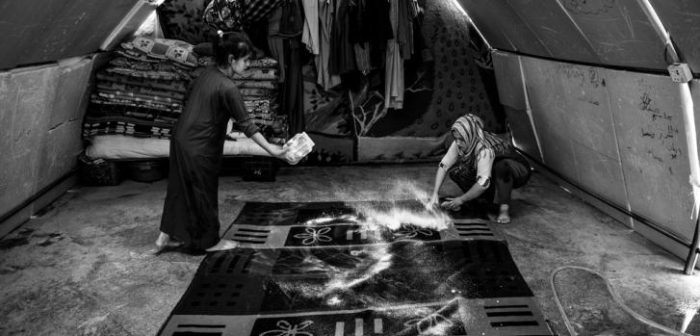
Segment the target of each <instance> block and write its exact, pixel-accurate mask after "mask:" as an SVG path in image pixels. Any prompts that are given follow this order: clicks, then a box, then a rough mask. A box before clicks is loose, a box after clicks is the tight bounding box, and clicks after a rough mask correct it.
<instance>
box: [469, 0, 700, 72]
mask: <svg viewBox="0 0 700 336" xmlns="http://www.w3.org/2000/svg"><path fill="white" fill-rule="evenodd" d="M459 1H460V3H461V4H462V5H463V6H464V8H465V9H466V10H467V11H468V12H469V15H470V16H471V17H472V19H473V20H474V23H475V24H476V26H477V27H479V28H480V30H481V32H482V33H483V34H484V36H485V37H486V39H487V40H488V41H489V43H491V45H492V46H493V47H494V48H495V49H499V50H504V51H513V52H517V53H520V54H527V55H532V56H540V57H546V58H554V59H559V60H566V61H573V62H579V63H588V64H601V65H606V66H615V67H625V68H637V69H644V70H651V71H658V72H660V73H661V72H665V71H666V62H665V60H664V48H663V44H662V42H661V40H660V39H659V38H658V36H657V34H656V33H655V32H654V29H653V27H652V25H651V24H650V23H649V20H648V19H647V17H646V16H645V14H644V12H643V10H642V8H641V7H640V5H639V3H638V1H637V0H616V1H613V0H597V1H580V0H575V1H574V0H566V1H565V0H543V1H529V0H493V1H488V2H487V1H477V0H459ZM651 3H652V5H653V6H654V7H655V8H656V11H657V12H658V14H659V16H660V17H661V19H662V20H663V22H664V24H665V25H666V28H667V29H669V30H670V32H671V35H672V36H673V39H674V41H675V42H676V43H677V44H678V50H680V51H681V53H682V54H683V56H684V57H685V59H686V60H687V62H688V63H689V64H690V67H691V69H693V70H694V71H695V74H696V75H700V47H699V45H700V20H698V19H697V17H698V15H700V2H698V1H687V0H651Z"/></svg>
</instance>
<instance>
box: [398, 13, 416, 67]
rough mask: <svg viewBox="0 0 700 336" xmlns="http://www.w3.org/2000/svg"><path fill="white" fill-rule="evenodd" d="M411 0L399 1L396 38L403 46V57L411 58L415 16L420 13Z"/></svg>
mask: <svg viewBox="0 0 700 336" xmlns="http://www.w3.org/2000/svg"><path fill="white" fill-rule="evenodd" d="M409 1H411V0H400V1H398V3H397V5H398V6H397V11H398V13H397V15H398V16H397V18H398V24H397V30H396V34H395V35H396V36H395V37H396V40H397V43H398V44H399V46H400V47H401V57H403V59H405V60H407V59H411V55H413V49H414V47H413V18H414V17H415V16H416V15H418V13H415V12H414V10H413V7H412V6H411V5H410V4H409Z"/></svg>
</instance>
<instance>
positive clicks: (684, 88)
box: [638, 0, 700, 275]
mask: <svg viewBox="0 0 700 336" xmlns="http://www.w3.org/2000/svg"><path fill="white" fill-rule="evenodd" d="M638 2H639V5H640V6H641V7H642V10H644V13H645V14H646V15H647V17H648V18H649V21H651V24H652V26H653V27H654V29H655V30H656V33H657V34H659V37H661V40H663V42H664V45H665V46H666V50H667V51H668V53H669V55H670V56H671V58H672V64H679V63H681V58H680V56H679V55H678V52H677V51H676V48H675V46H674V45H673V41H671V35H670V34H669V33H668V31H667V30H666V28H664V26H663V23H661V19H660V18H659V15H658V14H657V13H656V10H655V9H654V7H653V6H652V5H651V3H650V2H649V0H638ZM669 65H670V64H669ZM691 77H692V76H691ZM691 79H692V78H690V79H687V81H686V80H685V79H684V80H683V81H681V82H678V90H679V93H680V98H681V108H682V110H683V122H684V124H685V125H684V126H685V139H686V142H687V144H688V160H689V163H690V185H691V187H692V188H693V201H694V202H693V211H692V213H691V219H695V235H694V237H693V242H692V243H691V244H690V251H689V253H688V258H687V259H686V264H685V270H684V273H685V274H688V275H691V274H693V270H694V269H695V264H696V263H697V259H698V254H697V250H698V247H700V237H698V236H699V234H698V232H699V231H700V226H699V225H700V220H699V219H698V205H700V204H699V203H700V164H699V163H698V162H699V160H698V143H697V133H696V131H695V115H694V111H693V97H692V95H691V93H690V85H689V84H688V82H689V81H690V80H691Z"/></svg>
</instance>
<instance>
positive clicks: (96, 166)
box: [78, 154, 124, 186]
mask: <svg viewBox="0 0 700 336" xmlns="http://www.w3.org/2000/svg"><path fill="white" fill-rule="evenodd" d="M78 179H79V181H80V183H81V184H83V185H88V186H115V185H118V184H120V183H121V182H122V180H123V179H124V178H123V174H122V171H121V169H120V168H119V165H118V164H117V163H116V162H114V161H108V160H105V159H93V158H90V157H88V156H86V155H84V154H82V155H80V156H79V157H78Z"/></svg>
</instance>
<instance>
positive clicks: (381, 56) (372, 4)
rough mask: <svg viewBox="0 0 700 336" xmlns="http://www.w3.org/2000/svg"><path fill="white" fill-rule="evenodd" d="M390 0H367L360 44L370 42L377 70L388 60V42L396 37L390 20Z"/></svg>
mask: <svg viewBox="0 0 700 336" xmlns="http://www.w3.org/2000/svg"><path fill="white" fill-rule="evenodd" d="M390 11H391V4H390V3H389V0H367V1H366V2H365V7H364V11H363V12H362V13H361V15H362V16H363V21H362V26H361V30H360V31H361V40H360V42H368V43H369V49H370V61H371V63H372V66H373V67H375V68H382V67H384V65H385V60H386V48H387V41H388V40H390V39H392V38H393V37H394V30H393V28H392V24H391V19H390V17H389V16H390Z"/></svg>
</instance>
